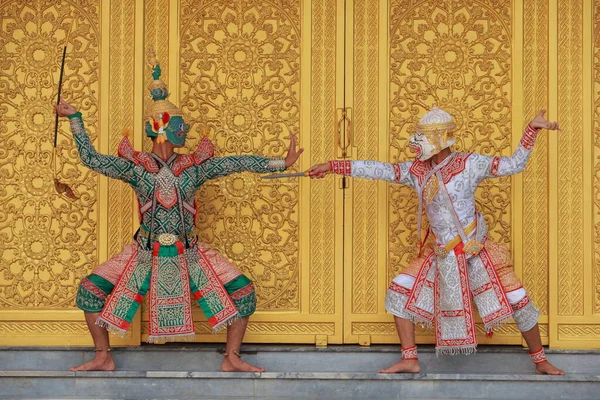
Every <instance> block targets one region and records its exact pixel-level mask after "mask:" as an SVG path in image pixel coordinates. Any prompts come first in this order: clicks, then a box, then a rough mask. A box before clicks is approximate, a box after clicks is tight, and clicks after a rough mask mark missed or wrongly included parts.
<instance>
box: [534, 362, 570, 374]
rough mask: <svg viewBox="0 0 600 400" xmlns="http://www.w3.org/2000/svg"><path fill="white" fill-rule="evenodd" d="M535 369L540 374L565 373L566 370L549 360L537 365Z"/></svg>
mask: <svg viewBox="0 0 600 400" xmlns="http://www.w3.org/2000/svg"><path fill="white" fill-rule="evenodd" d="M535 371H536V372H537V373H538V374H539V375H564V374H565V371H563V370H561V369H558V368H556V367H555V366H554V365H552V364H550V363H549V362H548V361H544V362H543V363H541V364H538V365H537V366H536V367H535Z"/></svg>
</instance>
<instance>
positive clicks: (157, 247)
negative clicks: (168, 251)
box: [152, 242, 160, 257]
mask: <svg viewBox="0 0 600 400" xmlns="http://www.w3.org/2000/svg"><path fill="white" fill-rule="evenodd" d="M159 250H160V243H158V242H154V247H153V248H152V257H158V251H159Z"/></svg>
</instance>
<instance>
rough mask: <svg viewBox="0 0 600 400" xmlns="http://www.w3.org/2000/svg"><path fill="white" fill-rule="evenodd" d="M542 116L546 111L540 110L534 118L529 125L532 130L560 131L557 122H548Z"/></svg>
mask: <svg viewBox="0 0 600 400" xmlns="http://www.w3.org/2000/svg"><path fill="white" fill-rule="evenodd" d="M544 114H546V110H541V111H540V112H539V113H538V115H536V116H535V118H534V119H533V120H531V122H530V123H529V125H531V127H532V128H534V129H548V130H550V131H560V126H558V122H556V121H554V122H550V121H548V120H547V119H546V118H544Z"/></svg>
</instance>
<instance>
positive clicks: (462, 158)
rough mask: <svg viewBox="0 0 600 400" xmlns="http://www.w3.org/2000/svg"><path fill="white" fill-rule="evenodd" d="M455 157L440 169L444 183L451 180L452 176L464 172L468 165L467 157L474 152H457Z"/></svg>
mask: <svg viewBox="0 0 600 400" xmlns="http://www.w3.org/2000/svg"><path fill="white" fill-rule="evenodd" d="M455 154H456V155H455V156H454V159H453V160H452V161H451V162H450V163H449V164H448V165H446V166H445V167H444V168H442V170H441V171H440V172H441V174H442V180H443V181H444V183H448V182H450V180H451V179H452V178H454V177H455V176H456V175H458V174H460V173H461V172H463V171H464V170H465V168H466V166H467V159H468V158H469V157H470V156H471V154H473V153H455Z"/></svg>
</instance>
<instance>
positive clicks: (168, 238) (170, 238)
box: [138, 229, 196, 246]
mask: <svg viewBox="0 0 600 400" xmlns="http://www.w3.org/2000/svg"><path fill="white" fill-rule="evenodd" d="M138 235H139V236H140V237H143V238H146V239H150V233H149V232H148V231H146V230H144V229H140V232H139V234H138ZM152 237H153V238H154V239H155V240H156V241H157V242H158V243H160V244H161V245H162V246H172V245H174V244H175V242H177V241H180V240H182V237H181V236H179V235H175V234H173V233H159V234H154V233H153V234H152ZM195 237H196V235H195V234H194V232H189V233H188V234H187V238H188V241H190V242H191V241H192V240H193V239H194V238H195Z"/></svg>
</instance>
